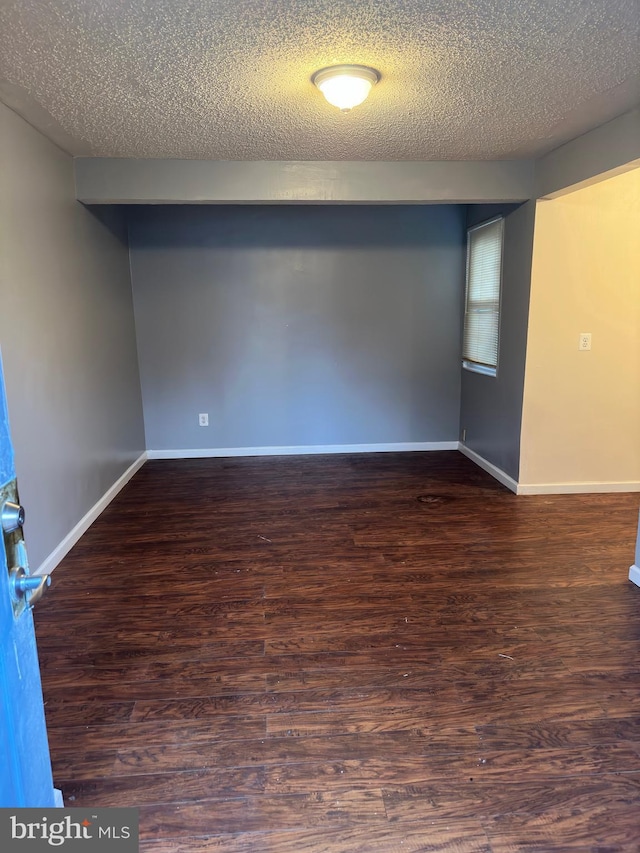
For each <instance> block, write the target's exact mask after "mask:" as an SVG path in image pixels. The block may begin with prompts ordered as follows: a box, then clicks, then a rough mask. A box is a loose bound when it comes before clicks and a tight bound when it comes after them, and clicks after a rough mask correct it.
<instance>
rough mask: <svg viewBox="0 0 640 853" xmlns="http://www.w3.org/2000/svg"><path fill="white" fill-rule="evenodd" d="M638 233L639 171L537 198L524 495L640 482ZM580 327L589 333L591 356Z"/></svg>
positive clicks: (629, 485) (525, 411) (522, 476)
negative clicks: (553, 196)
mask: <svg viewBox="0 0 640 853" xmlns="http://www.w3.org/2000/svg"><path fill="white" fill-rule="evenodd" d="M639 229H640V170H639V169H636V170H634V171H629V172H626V173H624V174H620V175H618V176H617V177H614V178H610V179H609V180H605V181H602V182H600V183H596V184H593V185H592V186H588V187H586V188H583V189H580V190H577V191H575V192H573V193H570V194H568V195H565V196H561V197H560V198H557V199H554V200H547V201H540V202H538V206H537V212H536V233H535V240H534V254H533V267H532V281H531V304H530V310H529V344H528V349H527V362H526V375H525V392H524V409H523V420H522V436H521V447H522V456H521V465H520V484H521V489H523V490H525V491H526V490H528V489H530V488H531V487H538V488H539V490H540V491H549V490H553V489H554V487H556V486H558V487H561V486H572V487H573V488H575V489H576V490H578V489H580V488H585V489H605V488H627V489H634V488H640V238H639V234H640V230H639ZM581 332H591V334H592V336H593V338H592V349H591V351H589V352H580V351H579V350H578V337H579V334H580V333H581ZM540 487H541V488H540Z"/></svg>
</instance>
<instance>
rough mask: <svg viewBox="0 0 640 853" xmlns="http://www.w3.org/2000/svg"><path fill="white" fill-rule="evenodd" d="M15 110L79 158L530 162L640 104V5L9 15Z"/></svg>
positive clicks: (407, 4)
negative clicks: (320, 73)
mask: <svg viewBox="0 0 640 853" xmlns="http://www.w3.org/2000/svg"><path fill="white" fill-rule="evenodd" d="M341 62H356V63H361V64H365V65H372V66H374V67H375V68H377V69H379V71H380V72H381V74H382V80H381V81H380V83H379V84H378V85H377V86H376V87H375V88H374V90H373V92H372V94H371V96H370V97H369V99H368V101H366V102H365V104H363V105H362V106H361V107H358V108H357V109H355V110H353V111H352V112H351V113H348V114H341V113H339V112H338V111H337V110H335V108H333V107H330V106H329V105H328V104H327V103H326V102H325V101H324V99H323V97H322V96H321V95H320V93H319V92H318V91H317V90H316V89H315V88H314V87H313V86H312V84H311V83H310V80H309V78H310V76H311V74H312V73H313V71H315V70H316V69H318V68H321V67H322V66H325V65H331V64H334V63H341ZM0 99H2V100H4V101H5V103H7V104H8V105H9V106H11V107H13V108H14V109H15V110H16V111H17V112H20V113H21V114H22V115H24V116H25V118H27V120H29V121H30V122H31V123H32V124H34V125H35V126H36V127H39V128H40V129H41V130H43V131H44V132H45V133H47V134H48V135H49V136H50V137H51V138H53V139H54V140H55V141H57V142H58V144H60V145H61V146H62V147H64V148H66V150H68V151H70V152H71V153H73V154H91V155H96V156H115V157H180V158H202V159H214V160H442V159H450V160H462V159H470V160H476V159H511V158H519V157H530V156H535V155H539V154H541V153H544V152H546V151H548V150H550V149H552V148H554V147H556V146H557V145H559V144H560V143H562V142H564V141H566V140H567V139H569V138H571V137H574V136H577V135H578V134H580V133H582V132H584V131H586V130H589V129H590V128H592V127H594V126H596V125H598V124H601V123H603V122H604V121H607V120H608V119H610V118H612V117H614V116H615V115H618V114H619V113H621V112H624V111H625V110H627V109H630V108H631V107H632V106H634V105H635V104H636V103H638V102H639V101H640V0H537V2H533V0H0Z"/></svg>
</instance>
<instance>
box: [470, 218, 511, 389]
mask: <svg viewBox="0 0 640 853" xmlns="http://www.w3.org/2000/svg"><path fill="white" fill-rule="evenodd" d="M503 231H504V219H503V218H502V217H499V218H498V219H491V220H490V221H489V222H483V223H482V225H476V226H475V227H474V228H469V230H468V231H467V287H466V297H465V307H464V337H463V343H462V365H463V367H466V368H467V369H468V370H474V371H475V372H477V373H486V374H488V375H489V376H495V375H496V372H497V369H498V338H499V332H500V284H501V281H502V242H503V240H502V235H503Z"/></svg>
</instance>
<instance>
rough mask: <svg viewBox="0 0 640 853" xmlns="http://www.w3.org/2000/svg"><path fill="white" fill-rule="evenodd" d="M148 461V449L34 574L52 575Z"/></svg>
mask: <svg viewBox="0 0 640 853" xmlns="http://www.w3.org/2000/svg"><path fill="white" fill-rule="evenodd" d="M146 461H147V453H146V451H145V452H144V453H142V454H140V456H139V457H138V458H137V459H136V461H135V462H134V463H133V464H132V465H130V466H129V467H128V468H127V470H126V471H125V472H124V474H122V476H121V477H118V479H117V480H116V481H115V483H114V484H113V486H111V488H109V489H108V490H107V491H106V492H105V493H104V495H103V496H102V497H101V498H100V500H99V501H98V502H97V503H95V504H94V505H93V506H92V507H91V509H90V510H89V512H88V513H87V514H86V515H85V516H83V517H82V518H81V519H80V521H79V522H78V523H77V524H76V526H75V527H74V528H73V529H72V530H70V531H69V533H67V535H66V536H65V537H64V539H63V540H62V542H61V543H60V544H59V545H58V546H57V548H54V550H53V551H52V552H51V553H50V554H49V556H48V557H47V558H46V559H45V560H44V562H43V563H41V565H40V566H38V568H37V570H36V571H35V572H32V574H34V575H50V574H51V572H52V571H53V570H54V569H55V567H56V566H57V565H58V563H60V562H61V561H62V559H63V558H64V557H65V556H66V555H67V554H68V553H69V551H70V550H71V549H72V548H73V546H74V545H75V544H76V542H77V541H78V539H80V537H81V536H82V534H83V533H85V532H86V531H87V530H88V529H89V527H90V526H91V525H92V524H93V522H94V521H95V520H96V518H97V517H98V516H99V515H100V513H101V512H103V511H104V510H105V509H106V508H107V507H108V506H109V504H110V503H111V501H112V500H113V499H114V498H115V496H116V495H117V494H118V492H119V491H120V490H121V489H122V488H123V487H124V486H126V484H127V483H128V482H129V480H130V479H131V478H132V477H133V475H134V474H135V473H136V471H138V470H139V469H140V468H142V466H143V465H144V463H145V462H146Z"/></svg>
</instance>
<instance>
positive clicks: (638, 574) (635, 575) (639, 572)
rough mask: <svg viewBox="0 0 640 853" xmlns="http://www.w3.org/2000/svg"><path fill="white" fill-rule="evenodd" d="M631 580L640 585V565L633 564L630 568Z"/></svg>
mask: <svg viewBox="0 0 640 853" xmlns="http://www.w3.org/2000/svg"><path fill="white" fill-rule="evenodd" d="M629 580H630V581H631V583H634V584H635V585H636V586H640V566H631V568H630V569H629Z"/></svg>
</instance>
